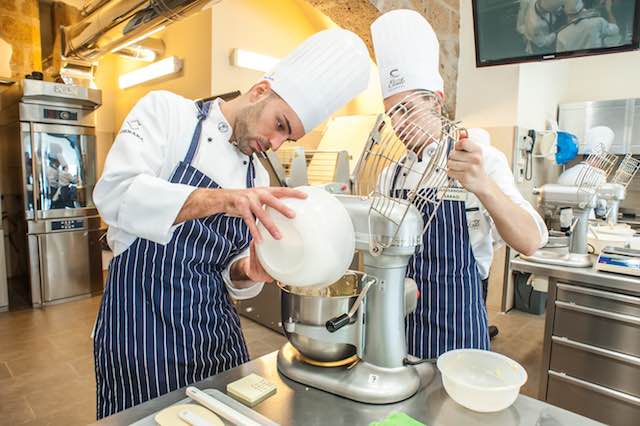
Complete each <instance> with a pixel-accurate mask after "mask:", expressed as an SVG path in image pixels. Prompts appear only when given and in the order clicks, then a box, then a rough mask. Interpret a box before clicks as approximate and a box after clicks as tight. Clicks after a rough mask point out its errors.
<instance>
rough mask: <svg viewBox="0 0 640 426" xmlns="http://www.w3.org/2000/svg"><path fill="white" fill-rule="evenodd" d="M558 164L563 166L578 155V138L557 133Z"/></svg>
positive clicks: (568, 134)
mask: <svg viewBox="0 0 640 426" xmlns="http://www.w3.org/2000/svg"><path fill="white" fill-rule="evenodd" d="M556 146H557V149H556V163H558V165H563V164H566V163H568V162H569V161H571V160H573V159H574V158H576V156H577V155H578V138H576V137H575V135H573V134H571V133H567V132H557V137H556Z"/></svg>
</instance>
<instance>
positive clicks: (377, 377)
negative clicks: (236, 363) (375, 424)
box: [278, 343, 435, 404]
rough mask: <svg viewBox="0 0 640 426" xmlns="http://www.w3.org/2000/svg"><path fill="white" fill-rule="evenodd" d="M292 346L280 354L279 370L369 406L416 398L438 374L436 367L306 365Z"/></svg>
mask: <svg viewBox="0 0 640 426" xmlns="http://www.w3.org/2000/svg"><path fill="white" fill-rule="evenodd" d="M297 354H298V353H297V351H296V350H295V349H294V348H293V346H291V344H290V343H287V344H285V345H284V346H283V347H282V349H280V351H279V352H278V370H279V371H280V372H281V373H282V374H284V375H285V376H286V377H288V378H289V379H291V380H294V381H296V382H299V383H303V384H305V385H307V386H311V387H314V388H317V389H320V390H323V391H326V392H329V393H333V394H335V395H339V396H342V397H345V398H348V399H352V400H354V401H359V402H365V403H368V404H390V403H394V402H398V401H402V400H405V399H407V398H409V397H411V396H413V395H414V394H415V393H416V392H417V391H418V389H420V386H421V382H422V383H423V384H425V383H427V382H430V381H431V379H432V378H433V377H434V375H435V371H434V366H433V365H431V364H423V365H420V366H419V367H413V366H407V367H399V368H381V367H377V366H375V365H372V364H369V363H366V362H364V361H360V362H358V363H357V364H355V365H352V366H344V367H332V368H327V367H317V366H313V365H310V364H307V363H305V362H303V361H302V360H301V359H300V357H298V356H297Z"/></svg>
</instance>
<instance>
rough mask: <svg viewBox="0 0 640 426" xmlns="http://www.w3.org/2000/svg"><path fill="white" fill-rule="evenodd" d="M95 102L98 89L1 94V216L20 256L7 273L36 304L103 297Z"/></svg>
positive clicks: (28, 84)
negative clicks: (18, 279)
mask: <svg viewBox="0 0 640 426" xmlns="http://www.w3.org/2000/svg"><path fill="white" fill-rule="evenodd" d="M100 103H101V93H100V91H99V90H94V89H88V88H84V87H79V86H69V85H63V84H57V83H49V82H42V81H35V80H24V81H23V82H22V83H21V85H20V86H19V87H17V88H15V89H13V90H12V91H9V93H3V94H2V104H1V105H2V113H1V114H0V115H1V117H2V119H1V120H2V121H1V122H0V125H2V126H3V127H2V128H3V129H4V130H3V131H2V132H1V133H0V144H2V145H6V146H4V147H3V150H4V151H5V152H6V154H7V157H8V158H9V161H4V162H0V165H1V166H2V167H0V168H1V169H2V177H3V180H5V179H6V180H8V181H9V182H10V183H7V184H6V185H2V193H3V198H4V199H9V200H10V202H9V207H8V208H7V209H8V210H7V211H6V212H5V216H6V217H7V219H8V221H9V222H12V223H15V226H13V227H12V230H11V231H10V232H12V234H13V235H12V236H13V240H14V241H15V242H16V243H15V246H16V247H15V248H16V250H17V251H18V252H20V251H21V250H23V251H24V255H23V256H20V253H18V255H17V256H15V258H14V259H13V263H14V265H12V267H11V270H12V271H13V273H14V274H15V275H17V276H23V277H25V280H24V281H25V285H26V287H27V290H30V299H31V303H32V305H33V306H41V305H46V304H50V303H57V302H61V301H65V300H69V299H72V298H77V297H79V296H86V295H90V294H93V293H98V292H100V291H102V256H101V250H100V245H99V239H100V236H101V232H102V230H101V226H100V224H101V222H100V218H99V216H98V212H97V210H96V208H95V205H94V204H93V199H92V193H93V188H94V186H95V183H96V136H95V110H96V109H97V108H98V107H99V106H100ZM21 258H24V259H27V260H28V261H27V263H26V264H23V265H20V264H19V263H20V259H21ZM26 277H28V280H27V279H26Z"/></svg>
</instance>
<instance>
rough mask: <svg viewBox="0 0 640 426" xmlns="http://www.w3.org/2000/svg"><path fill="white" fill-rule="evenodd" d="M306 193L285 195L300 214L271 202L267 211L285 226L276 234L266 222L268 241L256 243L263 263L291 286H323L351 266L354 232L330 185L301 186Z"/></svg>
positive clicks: (287, 203) (269, 271)
mask: <svg viewBox="0 0 640 426" xmlns="http://www.w3.org/2000/svg"><path fill="white" fill-rule="evenodd" d="M296 189H298V190H300V191H303V192H306V193H307V198H306V199H304V200H302V199H297V198H284V199H282V202H283V203H284V204H286V205H287V206H288V207H289V208H291V209H292V210H293V211H294V212H295V214H296V216H295V218H293V219H289V218H287V217H285V216H283V215H281V214H280V213H278V212H277V211H275V210H274V209H272V208H267V210H266V212H267V214H268V215H269V216H270V217H271V218H272V219H273V221H274V223H275V224H276V226H277V227H278V229H279V230H280V233H281V234H282V238H281V239H280V240H276V239H274V238H273V237H271V235H270V234H269V232H267V230H266V229H265V228H264V225H262V224H261V223H259V224H258V229H259V230H260V234H261V235H262V236H263V241H262V242H261V243H260V244H258V245H256V253H257V255H258V260H259V261H260V264H261V265H262V267H263V268H264V269H265V271H267V272H268V273H269V275H271V276H272V277H273V278H275V279H276V280H278V281H280V282H281V283H282V284H284V285H288V286H292V287H319V286H323V285H329V284H332V283H334V282H336V281H337V280H338V279H339V278H340V277H342V276H343V275H344V273H345V272H346V271H347V269H348V268H349V265H350V264H351V261H352V259H353V254H354V251H355V233H354V231H353V224H352V222H351V218H350V217H349V214H348V213H347V210H346V209H345V207H344V206H343V205H342V203H341V202H340V201H338V199H337V198H336V197H335V196H333V195H332V194H330V193H328V192H327V191H325V190H323V189H321V188H317V187H311V186H302V187H299V188H296Z"/></svg>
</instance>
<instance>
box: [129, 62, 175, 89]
mask: <svg viewBox="0 0 640 426" xmlns="http://www.w3.org/2000/svg"><path fill="white" fill-rule="evenodd" d="M180 70H182V59H180V58H178V57H176V56H170V57H168V58H165V59H162V60H160V61H158V62H154V63H153V64H151V65H147V66H146V67H142V68H138V69H136V70H134V71H131V72H128V73H126V74H122V75H121V76H120V77H119V78H118V86H120V88H121V89H126V88H127V87H131V86H135V85H136V84H140V83H144V82H146V81H151V80H155V79H158V78H160V77H166V76H169V75H173V74H177V73H178V72H180Z"/></svg>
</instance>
